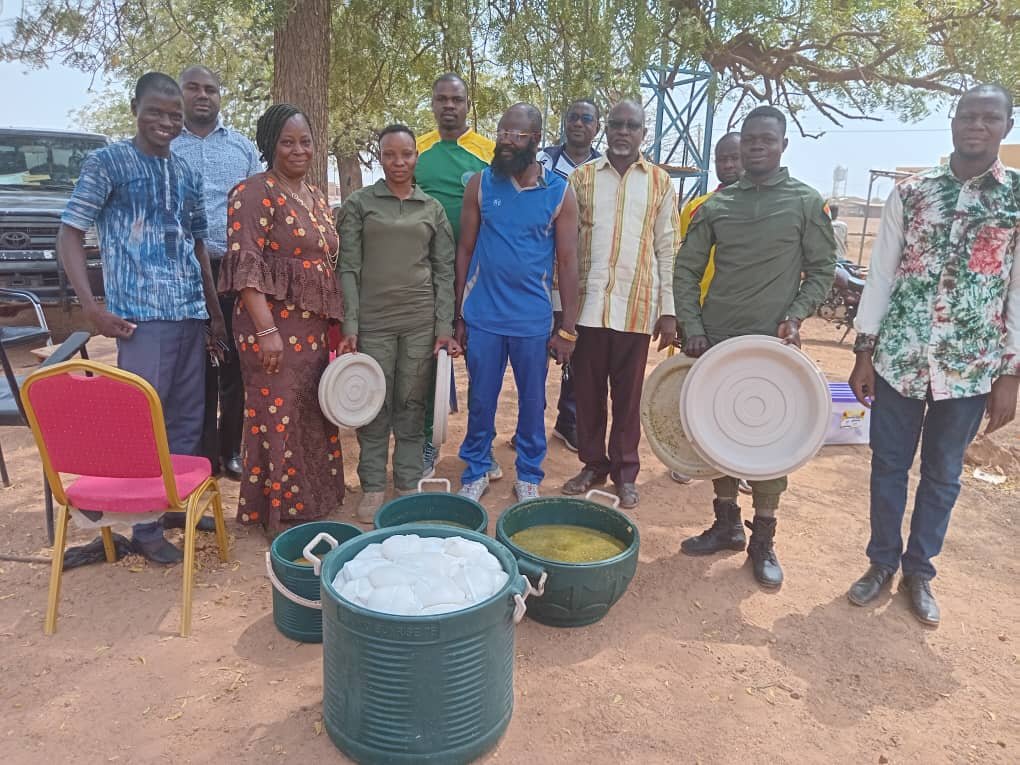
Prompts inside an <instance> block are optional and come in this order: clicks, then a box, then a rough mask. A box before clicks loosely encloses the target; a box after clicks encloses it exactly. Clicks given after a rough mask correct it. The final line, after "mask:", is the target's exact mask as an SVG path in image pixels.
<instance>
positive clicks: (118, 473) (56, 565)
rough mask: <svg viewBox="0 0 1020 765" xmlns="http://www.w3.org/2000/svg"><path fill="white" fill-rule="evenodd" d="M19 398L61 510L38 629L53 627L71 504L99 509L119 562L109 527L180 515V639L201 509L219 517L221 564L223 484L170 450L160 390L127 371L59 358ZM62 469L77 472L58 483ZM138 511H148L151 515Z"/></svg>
mask: <svg viewBox="0 0 1020 765" xmlns="http://www.w3.org/2000/svg"><path fill="white" fill-rule="evenodd" d="M21 397H22V403H23V404H24V407H25V415H26V418H27V419H28V423H29V426H30V427H31V428H32V433H33V435H34V436H35V441H36V444H37V445H38V447H39V454H40V455H41V457H42V462H43V470H44V472H45V474H46V480H47V481H48V482H49V485H50V488H51V489H52V490H53V496H54V498H55V499H56V501H57V503H58V505H59V510H58V513H57V522H56V539H55V542H54V545H53V567H52V569H51V573H50V589H49V599H48V602H47V606H46V621H45V625H44V631H45V633H46V634H47V635H52V634H53V633H54V632H55V631H56V626H57V601H58V600H59V598H60V579H61V574H62V573H63V561H64V547H65V545H66V542H67V524H68V519H69V518H70V516H71V514H72V513H73V512H74V511H81V510H91V511H99V512H101V513H102V514H103V515H102V518H101V519H100V520H99V521H98V523H99V524H101V525H102V535H103V547H104V549H105V551H106V559H107V561H109V562H111V563H112V562H113V561H115V560H116V550H115V548H114V544H113V534H112V533H111V531H110V526H111V525H113V524H115V523H118V522H124V520H125V519H126V518H128V517H131V519H132V520H131V522H136V520H135V518H136V517H137V516H138V515H140V514H142V518H141V520H153V519H154V517H158V516H159V515H162V514H163V513H166V512H184V513H186V520H185V524H184V529H185V530H184V570H183V578H184V584H183V601H182V606H181V633H180V634H181V636H182V637H186V636H187V635H188V633H189V632H190V630H191V595H192V586H193V582H194V576H195V535H196V530H195V527H196V525H197V524H198V522H199V520H201V518H202V516H203V515H204V514H205V512H206V511H207V510H209V509H210V508H211V509H212V513H213V518H214V519H215V522H216V542H217V544H218V545H219V554H220V560H222V561H224V562H226V561H227V531H226V526H225V525H224V523H223V506H222V503H221V500H220V490H219V486H218V485H217V483H216V480H215V479H214V478H213V477H212V469H211V466H210V464H209V460H207V459H206V458H205V457H191V456H187V455H183V454H171V453H170V448H169V446H168V444H167V437H166V424H165V422H164V420H163V407H162V405H161V404H160V400H159V396H157V395H156V391H155V390H154V389H153V387H152V386H151V385H149V383H147V382H146V381H145V380H143V379H142V378H141V377H139V376H138V375H135V374H131V373H130V372H125V371H123V370H120V369H117V368H115V367H111V366H108V365H106V364H99V363H97V362H94V361H81V360H75V361H65V362H63V363H60V364H54V365H53V366H50V367H46V368H41V369H39V370H37V371H35V372H33V373H32V374H30V375H29V376H28V377H27V378H26V379H25V382H24V383H23V384H22V386H21ZM62 473H67V474H71V475H74V476H77V477H76V478H74V479H73V480H71V481H70V482H69V483H68V484H67V486H66V487H65V486H64V481H63V478H62V477H61V474H62ZM144 514H151V516H153V517H148V516H146V515H144Z"/></svg>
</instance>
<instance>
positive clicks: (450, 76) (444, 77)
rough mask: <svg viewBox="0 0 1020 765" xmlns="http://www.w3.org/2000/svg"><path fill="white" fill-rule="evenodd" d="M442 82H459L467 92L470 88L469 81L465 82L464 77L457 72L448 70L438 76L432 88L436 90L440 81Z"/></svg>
mask: <svg viewBox="0 0 1020 765" xmlns="http://www.w3.org/2000/svg"><path fill="white" fill-rule="evenodd" d="M441 82H459V83H460V84H461V85H463V86H464V92H465V93H467V89H468V86H467V83H466V82H464V78H463V77H461V76H460V75H459V74H457V73H456V72H446V73H444V74H441V75H439V76H438V77H436V81H435V82H433V83H432V90H433V91H434V90H435V89H436V86H438V85H439V83H441Z"/></svg>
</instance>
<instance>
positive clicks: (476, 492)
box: [457, 475, 489, 502]
mask: <svg viewBox="0 0 1020 765" xmlns="http://www.w3.org/2000/svg"><path fill="white" fill-rule="evenodd" d="M488 490H489V476H487V475H483V476H482V477H481V478H479V479H478V480H476V481H470V482H469V483H465V484H461V487H460V491H458V492H457V496H459V497H467V498H468V499H472V500H474V501H475V502H477V501H478V500H480V499H481V498H482V495H483V494H485V492H487V491H488Z"/></svg>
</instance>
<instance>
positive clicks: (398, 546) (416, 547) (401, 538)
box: [382, 534, 421, 561]
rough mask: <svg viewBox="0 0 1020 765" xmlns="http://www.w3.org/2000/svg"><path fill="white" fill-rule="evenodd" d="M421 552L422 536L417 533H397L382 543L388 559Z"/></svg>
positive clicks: (385, 556) (384, 553)
mask: <svg viewBox="0 0 1020 765" xmlns="http://www.w3.org/2000/svg"><path fill="white" fill-rule="evenodd" d="M419 552H421V537H419V536H418V535H417V534H396V535H394V536H392V537H387V538H386V539H385V540H384V541H383V543H382V554H383V557H384V558H386V559H387V560H393V561H396V560H400V559H401V558H403V557H405V556H407V555H414V554H416V553H419Z"/></svg>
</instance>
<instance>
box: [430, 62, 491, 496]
mask: <svg viewBox="0 0 1020 765" xmlns="http://www.w3.org/2000/svg"><path fill="white" fill-rule="evenodd" d="M470 107H471V99H469V98H468V89H467V85H466V84H465V83H464V80H462V79H461V78H460V76H459V75H456V74H454V73H453V72H447V73H446V74H443V75H440V76H439V77H438V78H437V79H436V81H435V83H434V84H433V85H432V115H433V116H434V117H435V119H436V129H435V130H432V131H430V132H428V133H425V134H424V135H422V136H419V137H418V141H417V144H418V165H417V166H416V167H415V171H414V178H415V182H416V183H417V184H418V187H419V188H420V189H421V190H422V191H424V192H425V193H426V194H428V195H429V196H431V197H435V199H437V200H438V201H439V204H441V205H442V206H443V210H445V211H446V217H447V219H448V220H449V221H450V226H451V227H452V228H453V238H454V241H456V240H457V239H458V238H459V237H460V210H461V205H462V204H463V201H464V188H465V187H466V186H467V183H468V180H470V179H471V177H472V176H473V175H475V174H476V173H478V172H479V171H481V170H483V169H485V168H486V167H488V166H489V163H490V162H491V161H492V152H493V150H494V149H495V146H496V145H495V144H494V143H493V142H492V141H491V140H489V139H488V138H486V137H485V136H483V135H480V134H478V133H476V132H475V131H474V130H472V129H471V128H469V127H468V124H467V115H468V109H469V108H470ZM434 385H435V382H434V381H433V390H430V392H429V394H428V395H427V396H426V397H425V445H424V447H423V450H422V476H423V477H425V478H431V477H432V476H433V475H434V474H435V472H436V462H438V461H439V451H438V450H437V449H436V448H435V447H434V446H433V445H432V418H433V415H434V412H433V411H432V409H433V403H434ZM451 391H452V393H451V402H452V403H456V388H455V387H451ZM490 459H491V462H492V464H491V466H490V468H489V478H491V479H492V480H496V479H498V478H502V477H503V471H502V469H501V468H500V466H499V463H498V462H496V459H495V457H494V456H491V455H490Z"/></svg>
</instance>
